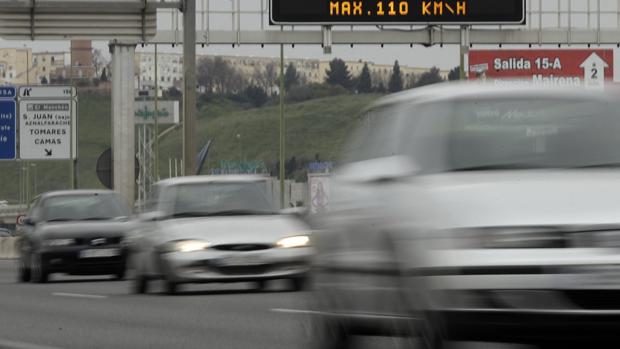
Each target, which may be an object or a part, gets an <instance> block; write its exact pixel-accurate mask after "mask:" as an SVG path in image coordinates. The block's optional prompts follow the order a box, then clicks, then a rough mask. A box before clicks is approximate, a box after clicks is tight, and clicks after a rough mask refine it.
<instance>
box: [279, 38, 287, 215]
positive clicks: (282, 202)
mask: <svg viewBox="0 0 620 349" xmlns="http://www.w3.org/2000/svg"><path fill="white" fill-rule="evenodd" d="M284 127H285V124H284V45H283V44H280V208H285V207H286V205H284V151H285V148H284V141H285V138H284Z"/></svg>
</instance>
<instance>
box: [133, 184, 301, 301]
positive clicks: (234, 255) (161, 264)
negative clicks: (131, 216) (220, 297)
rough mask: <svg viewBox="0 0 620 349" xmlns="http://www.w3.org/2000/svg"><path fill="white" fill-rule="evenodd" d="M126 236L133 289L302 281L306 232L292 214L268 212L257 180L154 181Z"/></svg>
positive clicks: (298, 285) (271, 209) (270, 209)
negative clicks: (155, 283)
mask: <svg viewBox="0 0 620 349" xmlns="http://www.w3.org/2000/svg"><path fill="white" fill-rule="evenodd" d="M140 220H141V223H140V228H139V229H137V230H136V231H134V232H133V233H132V235H131V237H130V238H129V240H128V241H127V244H128V245H129V246H131V248H130V249H131V250H132V252H133V253H132V264H133V266H134V267H135V278H134V285H133V290H134V292H136V293H144V292H147V291H148V285H149V281H150V280H153V279H163V280H164V283H165V289H166V292H167V293H170V294H173V293H176V292H177V291H178V287H179V285H181V284H185V283H210V282H220V283H226V282H241V281H255V282H256V283H257V285H258V286H259V287H261V288H262V287H264V285H265V281H267V280H274V279H287V280H290V281H291V284H292V287H293V288H294V289H295V290H300V289H302V287H303V286H304V282H305V280H306V273H307V271H308V268H309V259H310V257H311V255H312V248H311V246H310V241H311V236H310V231H309V228H308V226H306V225H305V224H304V223H303V222H302V221H301V220H300V219H299V218H298V217H297V216H296V215H294V214H283V213H282V211H279V210H276V208H275V207H274V205H273V203H272V200H271V193H269V192H268V191H267V182H266V178H265V177H261V176H254V175H236V176H228V175H227V176H195V177H180V178H173V179H168V180H164V181H161V182H159V183H157V184H156V185H155V188H154V195H153V198H152V199H151V202H150V203H149V208H148V212H147V213H145V214H143V215H142V216H141V218H140Z"/></svg>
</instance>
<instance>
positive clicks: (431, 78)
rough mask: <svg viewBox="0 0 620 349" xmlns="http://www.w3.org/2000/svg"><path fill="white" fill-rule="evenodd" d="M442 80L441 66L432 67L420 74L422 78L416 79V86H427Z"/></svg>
mask: <svg viewBox="0 0 620 349" xmlns="http://www.w3.org/2000/svg"><path fill="white" fill-rule="evenodd" d="M442 81H444V80H443V78H442V77H441V74H440V73H439V68H437V67H432V68H431V70H429V71H427V72H425V73H423V74H422V75H420V78H419V79H418V80H417V81H416V84H415V86H416V87H420V86H426V85H431V84H436V83H438V82H442Z"/></svg>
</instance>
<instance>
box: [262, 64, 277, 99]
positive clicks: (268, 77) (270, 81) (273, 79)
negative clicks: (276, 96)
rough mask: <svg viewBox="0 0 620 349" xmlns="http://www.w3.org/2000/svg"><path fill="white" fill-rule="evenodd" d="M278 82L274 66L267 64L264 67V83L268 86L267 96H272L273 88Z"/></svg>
mask: <svg viewBox="0 0 620 349" xmlns="http://www.w3.org/2000/svg"><path fill="white" fill-rule="evenodd" d="M277 81H278V70H277V68H276V64H275V63H273V62H269V63H267V65H266V66H265V83H266V84H267V85H268V88H266V90H267V89H268V90H269V94H271V95H273V87H274V86H275V85H276V84H277Z"/></svg>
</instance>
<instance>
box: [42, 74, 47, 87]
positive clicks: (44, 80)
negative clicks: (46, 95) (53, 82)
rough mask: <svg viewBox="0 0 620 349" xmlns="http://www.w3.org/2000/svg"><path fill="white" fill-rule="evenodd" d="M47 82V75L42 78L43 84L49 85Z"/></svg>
mask: <svg viewBox="0 0 620 349" xmlns="http://www.w3.org/2000/svg"><path fill="white" fill-rule="evenodd" d="M47 84H48V81H47V77H45V76H44V77H42V78H41V85H47Z"/></svg>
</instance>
